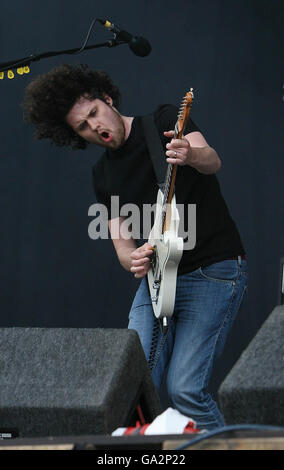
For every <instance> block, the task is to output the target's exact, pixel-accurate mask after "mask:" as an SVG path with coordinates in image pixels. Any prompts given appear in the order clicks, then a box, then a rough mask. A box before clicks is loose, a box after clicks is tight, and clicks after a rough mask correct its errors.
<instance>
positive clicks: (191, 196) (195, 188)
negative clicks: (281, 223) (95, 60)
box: [93, 105, 245, 274]
mask: <svg viewBox="0 0 284 470" xmlns="http://www.w3.org/2000/svg"><path fill="white" fill-rule="evenodd" d="M177 112H178V109H177V108H176V107H175V106H172V105H162V106H160V107H159V108H158V109H157V110H156V111H155V112H154V113H153V115H154V120H155V123H156V126H157V129H158V132H159V135H160V137H161V141H162V144H163V147H164V148H165V145H166V143H167V142H169V139H167V138H166V137H165V136H164V135H163V132H164V131H166V130H173V129H174V125H175V123H176V120H177ZM194 131H199V129H198V127H197V126H196V124H195V123H194V122H193V121H192V120H191V119H189V121H188V124H187V128H186V129H185V132H184V134H185V135H186V134H188V133H190V132H194ZM93 183H94V190H95V194H96V197H97V201H98V202H100V203H102V204H104V205H105V206H106V207H107V208H108V218H109V219H110V218H112V217H118V215H119V214H117V213H115V214H111V196H119V207H120V208H121V207H122V206H123V205H125V204H136V206H138V207H139V209H140V212H141V214H142V209H143V204H155V203H156V199H157V190H158V186H157V182H156V178H155V173H154V169H153V166H152V161H151V157H150V155H149V151H148V148H147V144H146V140H145V137H144V129H143V124H142V118H141V116H138V117H135V118H134V119H133V121H132V127H131V131H130V134H129V137H128V139H127V140H126V142H125V143H124V145H123V146H122V147H120V148H119V149H118V150H108V149H107V150H106V151H105V152H104V154H103V155H102V156H101V158H100V159H99V160H98V162H97V164H96V165H94V167H93ZM175 196H176V202H177V203H178V204H185V205H187V204H196V245H195V247H194V248H193V249H191V250H184V252H183V255H182V258H181V261H180V263H179V267H178V274H184V273H187V272H191V271H193V270H195V269H197V268H198V267H200V266H208V265H209V264H212V263H214V262H218V261H221V260H222V259H225V258H230V257H233V256H237V255H243V254H244V253H245V252H244V249H243V246H242V242H241V239H240V236H239V233H238V230H237V228H236V225H235V223H234V221H233V220H232V218H231V216H230V214H229V211H228V208H227V205H226V203H225V201H224V199H223V197H222V194H221V191H220V186H219V183H218V180H217V178H216V176H215V175H214V174H211V175H204V174H202V173H199V172H198V171H197V170H196V169H194V168H192V167H191V166H187V165H186V166H178V167H177V175H176V184H175ZM129 207H131V206H129ZM184 214H185V217H184V224H185V229H187V228H189V227H187V217H186V214H187V210H185V211H184ZM140 223H141V233H142V232H143V230H142V217H141V221H140Z"/></svg>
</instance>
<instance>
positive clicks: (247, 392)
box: [218, 305, 284, 426]
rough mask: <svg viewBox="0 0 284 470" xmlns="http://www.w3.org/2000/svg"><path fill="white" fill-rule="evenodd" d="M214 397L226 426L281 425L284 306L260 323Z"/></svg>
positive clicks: (283, 421)
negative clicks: (218, 403) (243, 424)
mask: <svg viewBox="0 0 284 470" xmlns="http://www.w3.org/2000/svg"><path fill="white" fill-rule="evenodd" d="M218 396H219V401H220V406H221V409H222V412H223V414H224V417H225V422H226V424H240V423H248V424H267V425H280V426H283V425H284V305H280V306H277V307H276V308H275V309H274V310H273V312H272V313H271V314H270V315H269V317H268V318H267V319H266V321H265V322H264V323H263V325H262V326H261V328H260V330H259V331H258V332H257V334H256V336H255V337H254V339H253V340H252V341H251V343H250V344H249V346H248V347H247V349H246V350H245V351H244V352H243V354H242V355H241V357H240V359H239V360H238V361H237V362H236V364H235V365H234V367H233V368H232V370H231V371H230V373H229V374H228V376H227V377H226V378H225V380H224V382H223V383H222V384H221V386H220V388H219V391H218Z"/></svg>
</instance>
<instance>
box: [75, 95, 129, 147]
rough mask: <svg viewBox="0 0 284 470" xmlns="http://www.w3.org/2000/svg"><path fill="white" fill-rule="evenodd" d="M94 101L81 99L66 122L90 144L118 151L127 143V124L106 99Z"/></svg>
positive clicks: (110, 101) (110, 100)
mask: <svg viewBox="0 0 284 470" xmlns="http://www.w3.org/2000/svg"><path fill="white" fill-rule="evenodd" d="M105 99H106V103H105V102H104V101H102V100H100V99H94V100H92V101H90V100H88V99H86V98H84V97H81V98H79V99H78V100H77V101H76V103H75V104H74V106H73V107H72V108H71V110H70V111H69V113H68V114H67V116H66V122H67V124H69V126H71V127H72V129H73V130H74V131H75V132H76V133H77V134H78V135H80V136H81V137H83V139H85V140H87V141H88V142H90V143H93V144H97V145H100V146H101V147H107V148H110V149H117V148H119V147H121V145H122V144H123V143H124V142H125V124H124V121H123V118H122V116H121V115H120V114H119V112H118V111H117V110H116V109H115V108H114V107H113V106H112V99H111V98H110V97H109V96H106V97H105Z"/></svg>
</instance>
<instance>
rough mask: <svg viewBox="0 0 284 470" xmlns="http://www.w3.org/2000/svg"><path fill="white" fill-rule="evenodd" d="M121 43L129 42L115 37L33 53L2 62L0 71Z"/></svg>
mask: <svg viewBox="0 0 284 470" xmlns="http://www.w3.org/2000/svg"><path fill="white" fill-rule="evenodd" d="M121 44H127V43H126V42H125V41H118V40H117V39H116V38H114V39H111V40H110V41H107V42H102V43H99V44H93V45H90V46H86V47H84V48H82V47H77V48H75V49H67V50H64V51H54V52H43V53H42V54H37V55H35V54H31V55H30V56H28V57H24V58H22V59H17V60H12V61H9V62H2V63H0V72H5V71H6V70H11V69H14V68H20V67H27V66H29V65H30V64H31V62H37V61H39V60H41V59H46V58H48V57H54V56H57V55H63V54H77V53H79V52H83V51H86V50H87V49H97V48H99V47H115V46H120V45H121Z"/></svg>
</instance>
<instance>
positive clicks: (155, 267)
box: [147, 88, 193, 326]
mask: <svg viewBox="0 0 284 470" xmlns="http://www.w3.org/2000/svg"><path fill="white" fill-rule="evenodd" d="M192 100H193V92H192V88H191V89H190V91H189V92H187V93H186V95H185V97H184V98H183V100H182V103H181V106H180V110H179V113H178V118H177V122H176V125H175V132H174V138H175V139H180V138H181V137H182V135H183V131H184V129H185V127H186V124H187V121H188V118H189V114H190V108H191V104H192ZM176 172H177V165H176V164H171V163H169V164H168V168H167V172H166V177H165V183H164V185H163V191H161V190H160V189H159V191H158V196H157V203H156V214H155V221H154V225H153V227H152V229H151V232H150V235H149V239H148V242H149V243H150V245H152V247H153V255H152V256H151V267H150V269H149V271H148V273H147V277H148V285H149V290H150V296H151V300H152V306H153V311H154V315H155V316H156V317H157V318H163V325H164V326H167V317H170V316H172V314H173V310H174V304H175V296H176V279H177V269H178V265H179V262H180V259H181V256H182V253H183V239H182V238H181V237H179V236H178V227H179V214H178V210H177V206H176V199H175V194H174V185H175V179H176Z"/></svg>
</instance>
